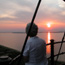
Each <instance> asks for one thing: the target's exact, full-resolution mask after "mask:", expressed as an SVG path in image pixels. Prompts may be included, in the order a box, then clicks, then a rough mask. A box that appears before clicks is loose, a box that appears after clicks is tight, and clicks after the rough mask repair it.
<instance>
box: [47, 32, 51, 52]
mask: <svg viewBox="0 0 65 65" xmlns="http://www.w3.org/2000/svg"><path fill="white" fill-rule="evenodd" d="M50 39H51V34H50V32H48V35H47V43H50ZM47 53H50V45H49V46H47Z"/></svg>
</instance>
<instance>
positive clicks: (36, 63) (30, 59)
mask: <svg viewBox="0 0 65 65" xmlns="http://www.w3.org/2000/svg"><path fill="white" fill-rule="evenodd" d="M29 27H30V23H29V24H27V26H26V33H28V30H29ZM37 33H38V27H37V25H36V24H33V25H32V29H31V32H30V34H29V36H30V39H29V40H28V41H27V43H26V46H25V49H24V52H23V57H24V61H25V65H48V62H47V58H46V42H45V41H44V40H42V39H40V38H39V37H37V36H36V35H37Z"/></svg>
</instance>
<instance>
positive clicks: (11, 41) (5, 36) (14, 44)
mask: <svg viewBox="0 0 65 65" xmlns="http://www.w3.org/2000/svg"><path fill="white" fill-rule="evenodd" d="M63 34H64V33H50V32H48V33H38V37H40V38H42V39H44V40H45V41H46V43H49V42H50V39H54V40H55V41H61V40H62V37H63ZM25 38H26V34H25V33H0V45H4V46H7V47H10V48H13V49H16V50H19V51H21V50H22V46H23V44H24V41H25ZM59 47H60V44H56V45H55V46H54V48H55V49H54V50H55V51H54V53H55V54H57V53H58V50H59ZM64 51H65V44H63V47H62V50H61V52H64ZM48 56H50V46H47V57H48ZM59 60H61V61H64V60H65V55H61V56H60V57H59Z"/></svg>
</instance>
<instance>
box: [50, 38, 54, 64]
mask: <svg viewBox="0 0 65 65" xmlns="http://www.w3.org/2000/svg"><path fill="white" fill-rule="evenodd" d="M50 41H51V65H54V40H53V39H52V40H50Z"/></svg>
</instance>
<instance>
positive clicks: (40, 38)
mask: <svg viewBox="0 0 65 65" xmlns="http://www.w3.org/2000/svg"><path fill="white" fill-rule="evenodd" d="M38 38H39V37H38ZM39 40H40V41H42V42H44V43H46V41H45V40H44V39H42V38H39Z"/></svg>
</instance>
